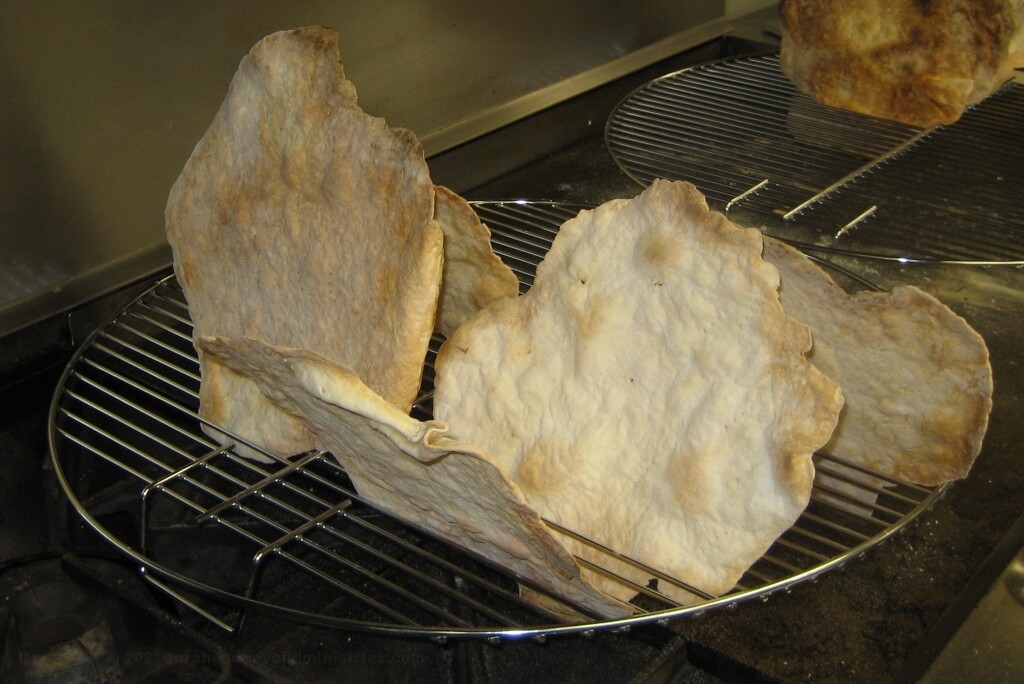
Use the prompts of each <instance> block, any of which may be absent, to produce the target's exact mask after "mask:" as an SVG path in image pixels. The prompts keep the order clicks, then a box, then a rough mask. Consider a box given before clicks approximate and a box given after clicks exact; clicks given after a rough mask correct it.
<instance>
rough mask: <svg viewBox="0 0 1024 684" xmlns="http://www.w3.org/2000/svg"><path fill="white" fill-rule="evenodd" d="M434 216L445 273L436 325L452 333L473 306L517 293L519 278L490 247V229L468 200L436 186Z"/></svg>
mask: <svg viewBox="0 0 1024 684" xmlns="http://www.w3.org/2000/svg"><path fill="white" fill-rule="evenodd" d="M436 191H437V193H436V196H435V198H434V218H436V219H437V223H438V225H439V226H440V227H441V231H442V232H443V233H444V275H443V277H442V279H441V299H440V301H439V302H438V304H437V322H436V327H437V330H438V331H439V332H441V333H443V334H444V335H446V336H447V335H451V334H452V333H453V332H454V331H455V329H456V328H458V327H459V326H460V325H462V324H463V323H464V322H466V321H467V320H468V319H469V318H471V317H472V316H473V315H474V314H476V312H477V311H479V310H480V309H482V308H484V307H485V306H487V305H488V304H490V303H491V302H492V301H494V300H495V299H500V298H502V297H515V296H516V295H517V294H519V279H518V278H516V274H515V273H513V272H512V269H511V268H509V267H508V266H507V265H506V264H505V263H504V262H503V261H502V260H501V259H500V258H499V257H498V255H497V254H495V253H494V250H493V249H492V247H491V231H490V229H489V228H488V227H487V226H486V225H484V224H483V222H481V221H480V217H479V216H477V214H476V212H475V211H473V207H471V206H470V204H469V202H467V201H466V200H465V199H463V198H462V197H460V196H459V195H457V194H455V193H454V192H453V191H451V190H449V189H448V188H446V187H443V186H440V185H439V186H437V188H436Z"/></svg>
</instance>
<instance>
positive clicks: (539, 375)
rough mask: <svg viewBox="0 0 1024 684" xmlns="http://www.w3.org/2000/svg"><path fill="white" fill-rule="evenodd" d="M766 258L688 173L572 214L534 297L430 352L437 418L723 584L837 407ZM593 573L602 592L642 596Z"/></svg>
mask: <svg viewBox="0 0 1024 684" xmlns="http://www.w3.org/2000/svg"><path fill="white" fill-rule="evenodd" d="M760 254H761V235H760V233H759V232H758V231H757V230H754V229H741V228H738V227H736V226H734V225H733V224H731V223H730V222H729V221H728V220H726V219H725V217H724V216H722V215H721V214H717V213H712V212H710V211H709V210H708V207H707V204H706V202H705V200H704V198H703V196H702V195H701V194H700V192H699V191H698V190H697V189H696V188H694V187H693V186H692V185H690V184H688V183H681V182H668V181H660V180H659V181H655V182H654V183H653V184H652V185H651V186H650V187H649V188H648V189H647V190H645V191H644V193H643V194H642V195H640V196H639V197H638V198H636V199H633V200H616V201H612V202H609V203H606V204H604V205H602V206H600V207H598V208H596V209H594V210H593V211H583V212H581V213H580V214H579V216H577V217H576V218H574V219H572V220H570V221H568V222H566V223H565V224H564V225H563V226H562V228H561V230H560V231H559V233H558V235H557V237H556V238H555V241H554V243H553V244H552V247H551V249H550V251H549V253H548V254H547V256H546V257H545V259H544V260H543V261H542V262H541V264H540V265H539V266H538V269H537V277H536V280H535V282H534V285H533V287H532V288H531V289H530V291H529V292H527V293H526V294H525V295H523V296H521V297H519V298H516V299H503V300H499V301H497V302H494V303H493V304H491V305H490V306H489V307H487V308H486V309H484V310H483V311H482V312H481V313H480V314H479V315H477V316H476V317H474V318H473V319H471V320H470V321H468V322H467V323H465V324H464V325H463V326H462V327H460V328H459V329H458V330H456V331H455V334H454V335H452V337H451V338H449V339H448V341H447V342H446V343H445V344H444V346H443V347H442V348H441V350H440V352H439V354H438V358H437V361H436V372H437V377H436V385H435V397H434V411H435V415H436V417H438V418H440V419H442V420H445V421H447V422H448V423H449V425H450V426H451V432H452V435H454V436H456V437H457V438H458V439H459V440H461V441H465V442H469V443H472V444H476V445H478V446H480V447H481V448H483V449H485V450H487V451H488V452H489V453H491V454H492V456H493V457H494V459H495V460H496V461H497V462H498V463H499V465H501V467H502V468H504V469H505V470H506V471H507V472H508V473H509V474H510V475H511V476H512V478H513V479H514V480H515V482H516V483H517V484H518V485H519V486H520V488H521V489H522V490H523V493H524V494H525V496H526V499H527V501H529V502H530V504H531V505H533V506H534V507H535V508H536V509H537V510H538V511H539V512H540V514H541V515H542V516H544V517H545V518H547V519H549V520H552V521H554V522H556V523H558V524H560V525H563V526H565V527H566V528H569V529H570V530H573V531H575V532H577V533H579V534H581V535H583V536H584V537H587V538H589V539H592V540H594V541H597V542H599V543H601V544H604V545H605V546H607V547H609V548H611V549H612V550H614V551H617V552H620V553H624V554H626V555H627V556H630V557H632V558H634V559H636V560H639V561H641V562H643V563H646V564H648V565H650V566H653V567H655V568H657V569H660V570H662V571H664V572H667V573H668V574H669V575H673V576H676V577H678V578H679V579H681V580H683V581H684V582H687V583H689V584H690V585H691V586H694V587H696V588H698V589H700V590H702V591H705V592H708V593H710V594H713V595H717V594H721V593H724V592H726V591H728V590H729V589H731V588H732V587H733V586H734V584H735V583H736V581H737V580H738V579H739V577H740V576H741V575H742V574H743V572H744V571H745V570H746V569H747V568H748V567H749V566H750V564H751V563H752V562H754V561H755V560H757V559H758V558H759V557H760V556H761V555H762V554H763V553H764V551H765V550H766V549H767V548H768V546H769V545H770V544H771V543H772V542H773V541H774V540H775V539H776V538H777V537H778V536H779V535H780V534H781V533H782V532H783V531H785V530H786V529H787V528H788V527H790V526H791V525H792V524H793V522H794V521H795V520H796V518H797V517H798V516H799V515H800V513H801V512H802V511H803V509H804V507H805V506H806V504H807V501H808V497H809V495H810V491H811V482H812V479H813V465H812V462H811V456H812V454H813V452H814V451H815V449H816V448H817V447H820V446H821V445H823V444H824V443H825V442H826V441H827V440H828V438H829V436H830V435H831V433H832V429H833V427H834V426H835V423H836V419H837V417H838V413H839V410H840V407H841V405H842V394H841V392H840V390H839V388H838V386H837V385H836V384H835V383H834V382H832V381H831V380H829V379H828V378H826V377H825V376H824V375H823V374H822V373H820V372H819V371H817V370H816V369H815V368H814V367H813V366H811V365H810V363H809V362H808V361H807V360H806V359H805V358H804V352H805V351H806V350H807V349H808V348H809V347H810V344H811V339H810V335H809V333H808V331H807V328H806V327H804V326H803V325H801V324H800V323H798V322H797V321H796V320H795V319H793V318H792V317H790V316H789V315H787V314H786V313H785V312H784V311H783V310H782V306H781V305H780V303H779V300H778V294H777V292H776V290H777V287H778V272H777V271H776V269H775V268H774V267H772V266H770V265H767V264H765V263H764V262H763V261H762V260H761V256H760ZM566 543H567V544H568V545H569V547H570V549H571V550H572V551H573V553H575V554H577V555H578V556H580V557H582V558H584V559H586V560H589V561H593V562H595V563H598V564H602V565H603V564H606V563H605V558H606V557H605V555H604V554H602V553H598V552H595V551H594V550H593V549H591V548H590V547H589V546H588V545H586V544H582V543H579V542H573V541H568V542H566ZM615 569H616V570H619V571H621V572H623V573H624V574H626V575H627V577H628V579H630V580H631V581H633V582H636V583H638V584H640V585H644V584H646V583H647V579H648V577H649V575H648V574H646V573H644V572H643V571H639V570H636V569H625V570H624V569H622V568H619V567H616V568H615ZM586 572H587V573H588V574H587V576H588V577H589V578H590V579H591V580H592V581H593V582H594V583H595V584H597V586H599V587H600V588H602V589H603V590H604V591H606V592H608V593H609V594H611V595H613V596H617V597H618V598H622V599H628V598H629V597H630V596H632V595H633V593H635V592H634V591H633V589H631V588H630V587H628V586H624V585H622V584H620V583H618V582H616V581H614V580H606V579H604V578H602V577H600V576H598V575H596V574H589V571H586ZM662 588H663V589H668V587H666V586H665V585H664V584H663V585H662ZM669 593H670V595H674V596H675V598H677V599H678V600H682V601H692V599H693V595H691V594H688V593H685V592H674V591H671V590H670V591H669Z"/></svg>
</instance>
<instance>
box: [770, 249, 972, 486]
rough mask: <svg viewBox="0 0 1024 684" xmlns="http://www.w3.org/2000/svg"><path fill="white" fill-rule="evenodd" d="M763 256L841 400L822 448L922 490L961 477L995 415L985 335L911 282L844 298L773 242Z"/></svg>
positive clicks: (813, 268)
mask: <svg viewBox="0 0 1024 684" xmlns="http://www.w3.org/2000/svg"><path fill="white" fill-rule="evenodd" d="M764 258H765V260H766V261H768V262H769V263H771V264H773V265H774V266H775V267H776V268H778V269H779V272H780V276H781V282H782V285H781V288H780V291H779V293H780V296H781V298H782V306H783V308H785V310H786V311H787V312H788V313H790V314H792V315H793V316H795V317H796V319H797V320H799V321H800V322H802V323H804V324H805V325H807V326H808V327H810V329H811V334H812V336H813V338H814V347H813V349H812V351H811V355H810V357H809V358H810V360H811V362H812V363H813V364H814V365H815V366H817V367H818V368H819V369H820V370H821V371H822V372H823V373H824V374H825V375H827V376H829V377H830V378H832V379H833V380H835V381H837V382H838V383H839V385H840V386H841V387H842V388H843V394H844V395H845V397H846V406H845V407H844V408H843V412H842V414H841V415H840V417H839V424H838V425H837V426H836V430H835V432H834V433H833V434H832V437H831V439H830V440H829V442H828V444H827V445H826V446H825V448H824V449H823V451H825V452H827V453H831V454H834V455H835V456H837V457H839V458H842V459H844V460H847V461H851V462H853V463H855V464H858V465H861V466H864V467H867V468H870V469H871V470H873V471H875V472H877V473H879V474H882V475H888V476H890V477H895V478H898V479H901V480H906V481H908V482H915V483H918V484H922V485H937V484H940V483H942V482H946V481H949V480H955V479H958V478H962V477H965V476H966V475H967V473H968V471H969V470H970V468H971V465H972V464H973V463H974V460H975V458H976V457H977V455H978V453H979V451H980V450H981V444H982V439H983V437H984V435H985V430H986V428H987V426H988V416H989V412H990V411H991V409H992V367H991V365H990V364H989V355H988V348H987V347H986V346H985V341H984V340H983V339H982V337H981V335H979V334H978V333H977V332H976V331H975V330H974V329H973V328H971V326H970V325H969V324H968V323H967V321H965V320H964V319H963V318H961V317H960V316H958V315H957V314H956V313H954V312H953V311H952V310H951V309H950V308H949V307H947V306H946V305H945V304H943V303H942V302H940V301H939V300H937V299H936V298H935V297H933V296H932V295H930V294H928V293H926V292H924V291H922V290H920V289H918V288H917V287H914V286H912V285H908V286H900V287H896V288H894V289H893V290H892V291H891V292H857V293H854V294H848V293H847V292H846V291H845V290H843V289H842V288H841V287H839V285H837V284H836V283H835V281H834V280H833V279H832V278H831V277H830V276H829V275H828V273H826V272H825V271H824V270H822V269H821V268H820V267H819V266H818V265H816V264H814V263H813V262H812V261H811V260H810V259H809V258H807V256H805V255H804V254H803V253H802V252H800V251H799V250H796V249H794V248H793V247H790V246H789V245H786V244H785V243H782V242H780V241H778V240H773V239H771V238H765V248H764Z"/></svg>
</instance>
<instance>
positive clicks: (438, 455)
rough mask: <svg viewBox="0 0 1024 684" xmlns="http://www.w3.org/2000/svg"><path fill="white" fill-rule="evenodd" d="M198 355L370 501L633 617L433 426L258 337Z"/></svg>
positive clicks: (483, 466) (513, 491)
mask: <svg viewBox="0 0 1024 684" xmlns="http://www.w3.org/2000/svg"><path fill="white" fill-rule="evenodd" d="M198 344H199V348H200V349H202V350H203V351H204V352H205V353H206V354H207V355H209V356H214V357H216V358H217V359H218V360H219V361H222V362H223V363H224V364H225V365H227V366H228V367H230V368H231V369H232V370H234V371H235V372H238V373H241V374H242V375H244V376H246V377H248V378H250V379H251V380H252V381H254V382H255V384H256V385H257V386H258V387H259V388H260V390H261V391H263V392H264V393H266V396H267V397H268V398H269V399H270V400H272V401H274V402H275V403H276V404H278V405H280V406H281V407H282V408H284V410H286V411H288V412H289V413H291V414H293V415H295V416H297V417H298V418H299V419H300V420H301V421H302V422H303V424H304V425H305V426H306V427H307V428H308V429H309V431H310V433H311V434H312V435H313V438H314V439H313V441H312V442H311V443H310V444H309V445H308V446H314V445H315V446H316V447H318V448H320V449H323V450H326V451H330V452H331V453H332V454H333V455H334V456H335V457H336V458H337V459H338V461H339V462H340V463H341V464H342V466H344V468H345V470H346V472H347V473H348V474H349V476H350V477H351V478H352V482H353V483H354V484H355V486H356V490H357V491H358V492H359V495H360V496H362V497H363V498H365V499H366V500H367V501H369V502H371V503H373V504H374V505H376V506H378V507H380V508H381V509H383V510H385V511H387V512H388V513H391V514H393V515H395V516H397V517H398V518H400V519H402V520H405V521H408V522H410V523H412V524H414V525H416V526H418V527H420V528H422V529H425V530H427V531H429V532H432V533H434V534H436V535H439V536H440V537H442V538H444V539H446V540H448V541H450V542H451V543H453V544H455V545H456V546H459V547H461V548H463V549H466V550H468V551H470V552H472V553H475V554H477V555H479V556H482V557H484V558H486V559H488V560H490V561H492V562H494V563H496V564H497V565H498V566H499V567H501V568H503V569H505V570H506V571H508V572H510V573H511V574H512V575H514V576H517V577H519V578H524V579H526V580H529V581H531V582H532V583H534V584H535V585H537V586H539V587H542V588H544V589H546V590H548V591H551V592H554V593H555V594H556V595H558V596H561V597H564V598H565V599H567V600H569V601H571V602H573V603H574V604H575V605H576V606H578V607H580V608H581V609H583V610H585V611H587V612H588V613H589V614H591V615H593V616H599V617H622V616H624V615H628V614H629V613H630V612H631V611H630V609H629V607H628V606H625V605H623V604H621V603H619V602H617V601H613V600H612V599H610V598H608V597H607V596H604V595H603V594H601V593H600V592H598V591H597V590H596V589H594V588H593V587H592V586H590V585H589V584H587V583H586V582H584V581H583V580H582V579H581V577H580V569H579V567H578V566H577V565H576V562H575V561H574V560H573V558H572V556H571V555H569V553H568V551H567V550H566V549H565V548H564V547H563V546H561V545H560V544H559V543H558V542H557V541H556V540H555V539H554V538H553V537H552V536H551V534H550V533H549V532H548V531H547V529H546V528H545V526H544V524H543V523H542V522H541V520H540V518H539V517H538V516H537V513H536V512H535V511H534V510H533V509H532V508H530V507H529V505H527V503H526V502H525V501H524V499H523V497H522V494H521V493H520V492H519V490H518V489H517V488H516V487H515V485H513V484H512V483H511V482H509V481H508V480H507V478H506V477H505V475H504V474H503V473H502V471H501V469H500V468H499V467H498V466H497V465H495V464H494V463H493V462H492V460H491V459H490V458H489V457H488V456H487V455H486V454H485V453H483V452H481V451H479V450H477V449H475V448H473V447H470V446H468V445H466V444H463V443H459V442H456V441H455V440H454V439H452V438H451V437H450V436H448V434H447V433H446V427H445V425H444V424H443V423H440V422H438V421H428V422H421V421H418V420H416V419H414V418H411V417H409V416H408V415H407V414H405V413H404V412H402V411H400V410H398V409H397V408H395V406H394V405H392V404H391V403H390V402H388V401H386V400H385V399H383V398H382V397H380V396H379V395H377V394H376V393H375V392H374V391H373V390H371V389H370V388H368V387H367V386H366V385H364V384H363V383H362V382H361V381H360V379H359V378H358V376H356V374H355V373H353V372H352V371H351V370H349V369H347V368H345V367H344V366H341V365H338V364H336V363H332V362H330V361H328V360H327V359H325V358H323V357H321V356H319V355H317V354H314V353H312V352H309V351H306V350H300V349H286V348H279V347H272V346H270V345H267V344H263V343H261V342H257V341H255V340H248V339H226V338H209V337H204V338H200V339H199V342H198Z"/></svg>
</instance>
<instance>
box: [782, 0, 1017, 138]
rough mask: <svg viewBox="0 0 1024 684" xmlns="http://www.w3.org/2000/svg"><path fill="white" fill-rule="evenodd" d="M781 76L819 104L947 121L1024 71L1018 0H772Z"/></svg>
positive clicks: (911, 120) (924, 121) (915, 121)
mask: <svg viewBox="0 0 1024 684" xmlns="http://www.w3.org/2000/svg"><path fill="white" fill-rule="evenodd" d="M779 13H780V16H781V20H782V47H781V52H780V55H779V59H780V65H781V67H782V71H783V72H784V73H785V74H786V75H787V76H789V78H790V79H791V80H792V81H793V83H794V84H795V85H796V86H797V87H798V88H799V89H800V90H802V91H803V92H805V93H807V94H809V95H811V96H812V97H813V98H815V99H816V100H818V101H819V102H821V103H822V104H826V105H830V106H833V107H841V108H843V109H849V110H852V111H855V112H860V113H862V114H869V115H872V116H878V117H883V118H886V119H894V120H896V121H902V122H904V123H908V124H911V125H914V126H920V127H922V128H927V127H930V126H934V125H937V124H949V123H953V122H954V121H956V120H957V119H958V118H960V115H961V114H962V113H963V111H964V109H965V108H966V107H967V106H969V105H972V104H974V103H976V102H980V101H981V100H982V99H984V98H985V97H986V96H987V95H989V94H990V93H991V92H993V91H994V90H995V89H996V88H998V87H999V86H1000V85H1001V84H1002V83H1003V82H1004V81H1006V80H1007V79H1009V78H1010V77H1011V76H1012V75H1013V69H1014V68H1015V67H1020V66H1024V1H1022V0H929V1H928V2H924V1H922V0H843V1H842V2H836V1H835V0H782V2H780V3H779Z"/></svg>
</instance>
